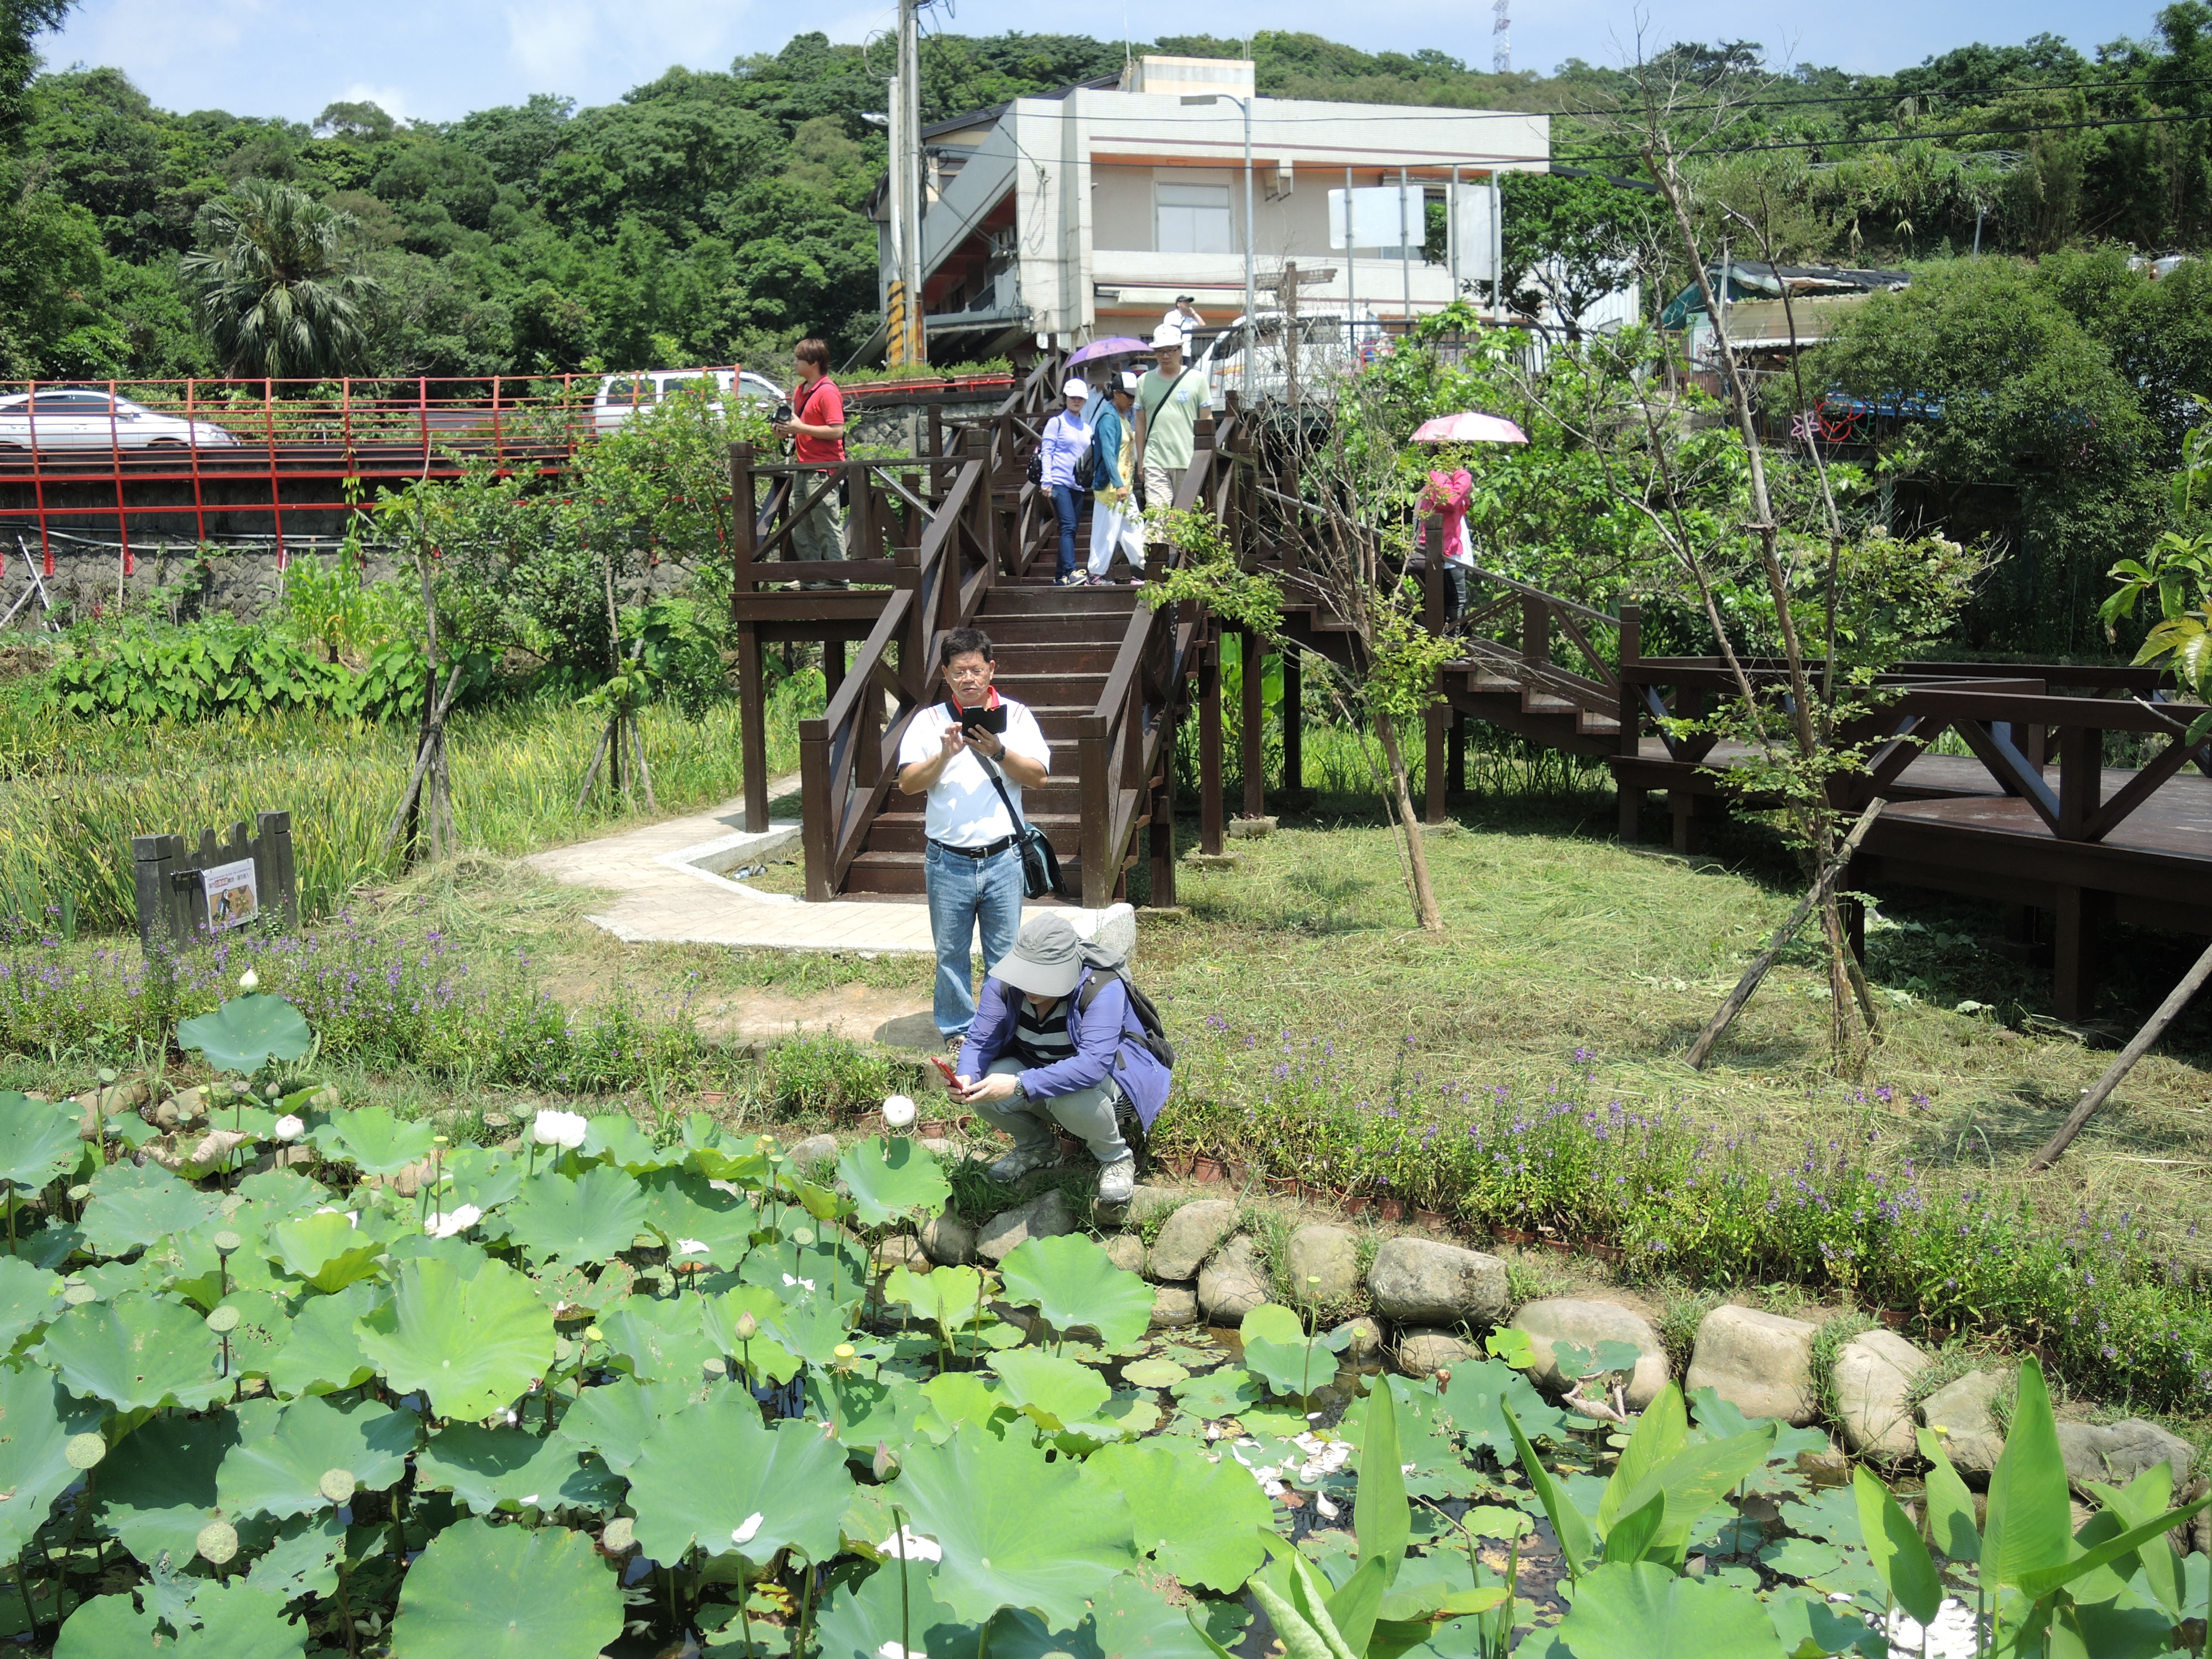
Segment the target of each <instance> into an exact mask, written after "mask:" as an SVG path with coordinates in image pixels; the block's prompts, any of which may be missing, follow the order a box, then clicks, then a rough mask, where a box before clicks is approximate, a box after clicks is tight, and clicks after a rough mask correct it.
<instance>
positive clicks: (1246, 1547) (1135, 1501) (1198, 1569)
mask: <svg viewBox="0 0 2212 1659" xmlns="http://www.w3.org/2000/svg"><path fill="white" fill-rule="evenodd" d="M1083 1478H1084V1481H1085V1486H1091V1485H1092V1484H1098V1485H1103V1486H1109V1487H1111V1488H1112V1489H1113V1490H1115V1491H1116V1492H1120V1493H1121V1496H1122V1498H1124V1499H1126V1500H1127V1504H1128V1506H1129V1515H1130V1518H1131V1522H1132V1523H1133V1534H1134V1536H1135V1539H1136V1543H1137V1548H1138V1550H1139V1552H1140V1553H1144V1554H1146V1555H1149V1556H1151V1557H1152V1559H1154V1560H1155V1561H1157V1562H1158V1564H1159V1566H1160V1569H1161V1571H1164V1572H1170V1573H1173V1574H1174V1575H1175V1576H1176V1578H1177V1579H1179V1580H1181V1581H1182V1583H1186V1584H1203V1585H1205V1586H1206V1587H1207V1588H1208V1589H1216V1590H1219V1591H1220V1592H1221V1593H1222V1594H1223V1595H1235V1594H1236V1592H1237V1590H1238V1589H1241V1588H1242V1587H1243V1583H1244V1581H1245V1580H1246V1579H1247V1578H1249V1577H1251V1576H1252V1575H1253V1573H1254V1572H1255V1571H1258V1570H1259V1567H1260V1565H1261V1562H1262V1561H1264V1560H1265V1559H1267V1552H1266V1551H1265V1550H1263V1549H1261V1547H1260V1533H1261V1530H1262V1529H1264V1528H1267V1527H1268V1526H1270V1525H1271V1524H1272V1522H1273V1515H1274V1510H1273V1505H1271V1504H1269V1503H1268V1501H1267V1495H1266V1494H1265V1493H1264V1492H1261V1490H1260V1487H1259V1483H1258V1482H1256V1481H1255V1480H1253V1479H1252V1477H1251V1476H1250V1475H1249V1474H1247V1473H1246V1472H1245V1471H1244V1470H1243V1469H1242V1468H1237V1467H1236V1466H1235V1465H1233V1464H1231V1463H1229V1462H1218V1463H1217V1462H1213V1461H1212V1459H1211V1458H1209V1457H1208V1456H1207V1455H1206V1454H1205V1453H1204V1452H1202V1451H1200V1449H1198V1448H1197V1447H1196V1446H1194V1445H1192V1444H1190V1443H1188V1442H1169V1441H1153V1442H1150V1443H1146V1444H1143V1445H1116V1446H1105V1447H1102V1448H1101V1449H1099V1450H1097V1452H1094V1453H1093V1454H1092V1455H1091V1457H1090V1458H1089V1460H1088V1461H1087V1462H1085V1464H1084V1466H1083Z"/></svg>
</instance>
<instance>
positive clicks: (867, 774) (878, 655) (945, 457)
mask: <svg viewBox="0 0 2212 1659" xmlns="http://www.w3.org/2000/svg"><path fill="white" fill-rule="evenodd" d="M1058 369H1059V362H1058V360H1057V359H1056V358H1054V357H1048V358H1047V359H1045V360H1044V361H1043V362H1040V363H1039V364H1038V365H1037V366H1036V369H1035V370H1034V371H1033V372H1032V373H1031V374H1030V375H1029V376H1028V377H1027V379H1025V380H1024V382H1023V383H1022V384H1021V385H1020V386H1017V387H1016V388H1015V389H1014V391H1013V392H1012V393H1010V394H1009V395H1008V397H1007V398H1006V403H1004V404H1001V405H1000V408H999V410H997V411H995V412H994V415H993V416H992V418H991V419H990V420H989V421H988V422H984V423H982V424H980V425H975V426H969V427H962V428H955V429H954V433H953V436H952V438H951V442H950V444H949V445H948V446H946V447H945V453H942V454H941V455H933V456H927V457H922V458H918V459H914V460H906V459H901V460H897V461H890V462H865V461H864V462H852V463H848V464H847V467H846V471H848V475H852V474H857V475H858V477H860V481H861V483H863V485H864V488H863V489H861V490H858V491H856V492H855V495H856V497H860V498H862V499H866V500H868V501H871V502H872V503H877V504H874V505H871V507H869V508H868V509H867V510H866V517H865V518H864V519H863V520H862V521H861V524H860V527H859V528H858V530H857V531H856V533H855V540H854V544H853V545H854V547H855V548H856V549H857V548H864V547H865V548H868V549H870V550H871V551H872V550H874V546H875V542H874V539H873V538H877V537H878V536H880V537H882V538H884V541H885V542H886V543H887V544H888V551H889V553H890V557H889V558H887V559H880V560H878V559H854V560H846V561H842V562H835V563H832V562H829V561H799V562H796V563H794V562H790V561H779V562H777V564H776V566H775V570H776V573H777V574H778V575H780V576H781V577H783V578H784V579H786V580H788V579H789V578H790V577H791V576H792V575H793V574H796V573H799V572H817V571H818V572H820V573H822V574H821V575H820V576H818V577H816V578H814V579H815V580H828V579H830V578H833V577H844V578H846V579H848V580H877V581H884V582H888V584H889V585H890V587H891V588H892V590H893V591H892V592H891V593H890V595H889V597H888V598H887V599H884V604H883V609H882V611H881V612H880V613H879V614H878V616H877V617H876V621H875V625H874V627H873V628H872V629H870V630H869V632H868V635H867V637H866V639H865V640H863V641H861V643H860V649H859V651H858V652H857V653H855V655H854V660H853V661H852V663H851V665H849V666H848V668H847V669H846V671H845V673H844V676H843V678H842V680H841V682H840V683H839V684H837V685H836V687H835V688H834V689H833V690H832V691H831V694H830V696H829V706H828V707H827V708H825V709H824V710H823V714H822V715H821V717H820V718H819V719H817V720H801V721H800V722H799V793H800V815H801V820H802V823H803V824H804V829H803V831H802V835H801V845H802V848H803V849H804V852H805V866H806V896H807V897H808V898H809V899H810V900H822V899H827V898H829V897H830V896H833V895H834V894H835V893H836V891H837V890H839V889H840V888H841V887H842V885H843V884H844V880H845V875H846V872H848V870H850V869H851V867H852V864H853V860H854V859H855V858H857V857H858V856H859V855H860V850H861V848H862V846H863V844H864V843H865V842H866V839H867V834H868V829H869V826H870V825H872V823H874V822H875V818H876V815H877V813H878V811H881V810H882V808H883V804H884V798H885V797H886V796H887V795H888V794H889V793H890V790H891V787H893V785H894V784H895V783H896V780H897V776H898V748H899V740H900V739H901V738H902V737H903V736H904V735H905V732H906V726H907V722H908V720H911V719H912V718H913V715H914V711H915V709H916V708H920V707H921V705H922V704H924V703H926V702H928V701H929V700H930V696H931V691H932V682H933V676H934V674H935V664H936V659H937V652H938V641H939V638H940V637H941V636H942V635H944V634H945V633H948V632H950V631H951V629H956V628H962V627H965V626H966V625H967V624H968V623H969V622H971V621H972V620H973V619H974V618H975V613H976V612H977V611H978V610H980V609H981V605H982V603H983V599H984V596H985V595H986V594H987V592H989V591H990V588H991V586H992V585H993V584H994V582H995V581H996V580H999V578H1000V571H1001V566H1002V564H1003V562H1004V557H1005V551H1006V544H1007V542H1008V540H1009V539H1010V538H1011V537H1012V536H1013V535H1015V534H1018V519H1016V520H1012V521H1010V520H1009V519H1008V517H1007V515H1006V513H1004V512H1003V511H1002V508H1001V500H1000V478H1001V477H1003V476H1004V475H1005V474H1006V472H1007V471H1012V475H1013V477H1015V478H1016V479H1017V480H1019V479H1020V478H1021V471H1022V468H1023V466H1024V465H1025V462H1024V458H1022V457H1021V456H1019V455H1018V454H1016V453H1012V445H1013V443H1014V441H1015V435H1017V433H1018V430H1019V427H1018V422H1022V421H1024V420H1026V419H1027V418H1029V417H1030V416H1032V415H1033V414H1034V412H1035V410H1036V408H1037V407H1038V406H1039V402H1040V399H1041V398H1042V397H1043V395H1044V392H1045V389H1046V388H1048V387H1050V386H1053V385H1054V380H1055V376H1056V374H1057V372H1058ZM933 447H934V441H933ZM756 471H776V472H786V471H792V469H785V468H777V469H756ZM925 471H926V472H927V474H928V476H929V477H931V478H932V479H933V480H934V479H936V478H938V477H942V478H944V479H945V481H946V482H945V484H944V486H943V488H942V489H941V491H939V489H935V488H932V489H930V491H929V492H928V494H927V495H925V494H923V493H922V492H921V490H920V489H915V488H913V487H912V486H911V484H910V483H908V480H911V479H913V478H915V477H917V476H918V475H920V474H921V473H922V472H925ZM887 474H896V475H900V483H899V484H898V485H897V486H895V491H894V493H895V495H896V504H895V505H892V504H884V503H883V502H882V501H881V498H880V497H879V495H878V491H877V489H876V487H875V485H874V483H873V480H874V479H876V478H880V477H884V476H885V475H887ZM786 487H787V489H796V488H799V487H801V486H800V484H799V483H793V484H790V485H787V486H786ZM805 507H806V502H805V501H801V503H800V507H799V510H800V511H804V510H805ZM738 514H739V521H740V522H741V523H742V524H744V525H746V526H754V525H756V524H757V515H756V508H755V503H754V501H752V500H751V499H750V496H749V495H745V494H744V493H743V491H742V489H741V493H740V495H739V499H738ZM894 532H895V533H894ZM788 533H789V524H788V521H787V523H786V524H785V525H784V526H782V527H781V529H780V530H778V531H777V532H775V535H776V536H779V537H780V536H787V534H788ZM763 544H764V543H763V541H761V540H760V539H757V538H756V539H753V540H751V541H750V544H749V545H747V546H745V547H744V549H743V550H742V551H750V550H754V549H757V548H758V547H760V546H762V545H763ZM742 551H741V559H740V565H739V574H740V576H741V577H747V576H750V577H752V578H753V579H755V580H757V570H751V569H749V568H747V566H746V565H745V563H744V561H743V558H742ZM863 572H866V573H869V574H862V573H863ZM878 572H880V574H876V573H878ZM894 646H896V653H894V650H893V647H894Z"/></svg>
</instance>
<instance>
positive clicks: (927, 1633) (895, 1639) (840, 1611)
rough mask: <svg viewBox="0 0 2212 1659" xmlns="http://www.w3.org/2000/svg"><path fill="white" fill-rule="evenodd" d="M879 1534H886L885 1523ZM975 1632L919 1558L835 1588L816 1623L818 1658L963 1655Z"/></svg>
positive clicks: (969, 1649) (972, 1648)
mask: <svg viewBox="0 0 2212 1659" xmlns="http://www.w3.org/2000/svg"><path fill="white" fill-rule="evenodd" d="M883 1535H884V1537H889V1536H890V1531H889V1528H888V1525H887V1526H886V1529H885V1531H884V1534H883ZM902 1581H903V1582H902ZM979 1633H980V1632H979V1629H978V1626H977V1625H976V1624H967V1625H963V1624H962V1623H961V1622H960V1621H959V1620H957V1618H955V1617H954V1615H953V1613H952V1609H951V1608H950V1607H946V1606H945V1604H944V1603H943V1602H942V1601H939V1600H938V1599H937V1590H936V1574H935V1573H934V1572H933V1571H931V1570H930V1568H929V1567H928V1566H927V1565H925V1564H924V1563H922V1562H921V1561H920V1560H915V1561H910V1562H908V1564H907V1565H906V1568H905V1571H904V1572H903V1574H902V1572H901V1570H900V1567H899V1564H898V1563H897V1562H896V1560H894V1561H890V1562H889V1563H887V1564H885V1565H883V1566H881V1567H878V1568H877V1569H876V1571H874V1572H872V1573H871V1574H870V1575H869V1576H868V1577H866V1578H864V1579H862V1580H861V1581H860V1584H859V1585H858V1587H857V1588H852V1589H838V1590H836V1592H835V1593H833V1594H832V1595H830V1596H829V1599H828V1600H827V1601H824V1602H823V1604H822V1607H821V1611H820V1614H819V1616H818V1618H817V1620H816V1623H815V1634H816V1635H817V1636H818V1637H819V1638H821V1641H822V1654H821V1659H887V1654H888V1653H889V1651H890V1645H891V1644H902V1645H903V1646H904V1647H905V1649H906V1650H907V1651H908V1653H910V1654H913V1655H915V1656H921V1655H926V1654H929V1653H932V1652H935V1653H943V1654H960V1655H966V1654H969V1653H972V1652H974V1651H975V1640H976V1637H977V1635H978V1634H979ZM723 1651H724V1652H726V1653H730V1652H735V1651H736V1650H734V1649H725V1650H723ZM708 1653H709V1654H712V1653H714V1650H713V1649H711V1648H710V1649H709V1650H708ZM1071 1659H1073V1656H1071Z"/></svg>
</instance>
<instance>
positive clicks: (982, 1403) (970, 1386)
mask: <svg viewBox="0 0 2212 1659" xmlns="http://www.w3.org/2000/svg"><path fill="white" fill-rule="evenodd" d="M921 1395H922V1397H923V1398H924V1399H925V1400H927V1401H929V1409H928V1410H927V1411H925V1412H924V1413H922V1414H921V1431H922V1432H923V1433H924V1434H926V1435H927V1436H928V1437H930V1438H931V1439H932V1440H934V1441H936V1442H937V1443H939V1444H940V1445H942V1444H943V1443H945V1441H947V1440H950V1439H951V1437H952V1436H953V1433H954V1431H956V1430H957V1429H958V1428H959V1426H960V1425H962V1424H963V1423H972V1424H974V1425H976V1426H977V1427H978V1428H987V1427H989V1426H991V1425H993V1424H994V1422H999V1421H1006V1420H1011V1416H1012V1407H1010V1406H1009V1405H1008V1404H1007V1402H1006V1395H1004V1394H1002V1393H1001V1392H1000V1390H999V1389H996V1388H995V1387H994V1386H993V1385H992V1383H991V1379H990V1378H988V1377H987V1376H979V1375H977V1374H976V1373H975V1372H974V1371H945V1372H942V1373H940V1374H939V1375H938V1376H933V1377H931V1378H930V1379H929V1381H928V1382H927V1383H923V1384H922V1385H921ZM1001 1413H1006V1416H1005V1417H1004V1418H1002V1417H1001Z"/></svg>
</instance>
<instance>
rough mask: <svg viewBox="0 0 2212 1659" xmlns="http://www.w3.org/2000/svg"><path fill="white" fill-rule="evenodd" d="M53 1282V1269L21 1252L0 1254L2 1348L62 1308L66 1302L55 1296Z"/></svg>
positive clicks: (0, 1330)
mask: <svg viewBox="0 0 2212 1659" xmlns="http://www.w3.org/2000/svg"><path fill="white" fill-rule="evenodd" d="M54 1285H55V1280H54V1276H53V1275H52V1273H40V1271H39V1270H38V1269H37V1268H36V1267H33V1266H32V1265H31V1264H30V1263H29V1262H27V1261H24V1260H22V1259H21V1257H20V1256H12V1255H0V1350H4V1349H8V1348H12V1347H14V1346H15V1344H16V1342H17V1341H18V1340H21V1337H22V1336H23V1334H25V1333H26V1332H27V1331H32V1330H35V1329H36V1328H38V1327H39V1326H40V1325H42V1324H44V1323H45V1322H46V1321H47V1320H50V1319H52V1318H54V1317H55V1316H57V1315H58V1314H59V1313H60V1312H61V1310H62V1309H63V1307H64V1305H65V1304H63V1303H62V1302H61V1301H59V1300H58V1298H57V1297H55V1296H54V1293H53V1292H54Z"/></svg>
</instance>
